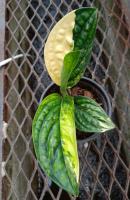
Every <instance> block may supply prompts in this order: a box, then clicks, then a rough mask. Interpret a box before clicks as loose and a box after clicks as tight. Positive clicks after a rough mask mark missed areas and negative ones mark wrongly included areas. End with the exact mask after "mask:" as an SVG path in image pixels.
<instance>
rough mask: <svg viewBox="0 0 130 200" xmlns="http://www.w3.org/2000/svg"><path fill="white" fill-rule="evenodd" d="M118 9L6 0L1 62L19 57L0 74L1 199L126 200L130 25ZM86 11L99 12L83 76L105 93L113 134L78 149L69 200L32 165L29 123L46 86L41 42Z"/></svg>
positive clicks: (102, 1)
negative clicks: (0, 89) (0, 110)
mask: <svg viewBox="0 0 130 200" xmlns="http://www.w3.org/2000/svg"><path fill="white" fill-rule="evenodd" d="M123 3H125V2H123V1H120V0H109V1H108V0H66V1H63V0H54V1H50V0H6V5H5V14H6V18H5V20H6V29H5V58H6V57H7V58H8V57H12V55H16V54H18V53H23V54H24V55H25V56H24V58H20V59H18V60H13V61H12V62H11V63H9V64H8V65H7V66H5V68H4V116H3V120H4V122H3V123H4V127H6V126H7V129H6V130H4V136H3V137H4V138H3V140H2V144H3V146H2V160H3V162H2V167H3V170H2V200H25V199H26V200H75V199H78V200H87V199H92V200H107V199H112V200H129V199H130V78H129V77H130V66H129V65H130V28H129V26H128V23H129V22H128V21H129V20H130V19H129V18H128V14H127V13H129V12H128V9H127V8H126V7H125V6H124V4H123ZM86 6H95V7H97V8H98V10H99V22H98V27H97V32H96V38H95V42H94V47H93V53H92V57H91V62H90V64H89V68H88V69H87V70H86V72H85V76H87V77H90V78H92V79H94V80H96V81H97V82H98V83H100V84H101V85H102V86H103V87H104V88H105V89H106V91H107V92H108V94H109V96H110V99H111V102H112V118H113V121H114V123H115V124H116V129H115V130H113V131H111V132H109V133H107V134H102V135H99V136H98V138H97V139H95V140H93V141H91V142H89V143H86V144H84V145H80V144H78V150H79V159H80V195H79V197H78V198H73V197H72V196H69V195H68V194H67V193H66V192H65V191H63V190H62V189H60V188H59V187H58V186H56V185H55V184H54V183H53V182H51V181H50V180H49V179H48V178H47V177H46V176H45V174H44V172H43V171H42V170H41V169H40V167H39V166H38V163H37V160H36V158H35V154H34V149H33V144H32V136H31V124H32V119H33V117H34V114H35V111H36V109H37V106H38V104H39V101H40V97H41V95H42V93H43V91H44V90H45V88H46V87H47V86H48V85H49V84H50V83H51V79H50V77H49V76H48V73H47V71H46V68H45V65H44V58H43V49H44V45H45V41H46V39H47V36H48V34H49V32H50V30H51V29H52V27H53V26H54V25H55V24H56V22H57V21H59V20H60V19H61V18H62V17H63V16H64V15H65V14H66V13H68V12H69V11H71V10H73V9H77V8H80V7H86ZM129 11H130V10H129ZM27 54H31V55H32V57H28V56H27Z"/></svg>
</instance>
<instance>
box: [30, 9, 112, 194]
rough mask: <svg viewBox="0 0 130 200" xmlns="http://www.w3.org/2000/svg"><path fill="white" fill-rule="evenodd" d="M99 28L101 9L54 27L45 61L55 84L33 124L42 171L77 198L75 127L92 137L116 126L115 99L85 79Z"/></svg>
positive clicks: (70, 17)
mask: <svg viewBox="0 0 130 200" xmlns="http://www.w3.org/2000/svg"><path fill="white" fill-rule="evenodd" d="M96 24H97V10H96V9H95V8H81V9H77V10H75V11H72V12H70V13H69V14H67V15H66V16H65V17H63V18H62V19H61V20H60V21H59V22H58V23H57V24H56V26H54V28H53V29H52V31H51V33H50V35H49V37H48V40H47V42H46V45H45V50H44V57H45V63H46V67H47V70H48V73H49V75H50V76H51V78H52V80H53V81H54V82H55V84H51V85H50V86H49V87H48V88H47V90H46V91H45V92H44V94H43V96H42V98H43V100H42V101H41V103H40V105H39V107H38V109H37V112H36V114H35V117H34V120H33V125H32V136H33V143H34V148H35V152H36V156H37V159H38V161H39V164H40V166H41V168H42V169H43V170H44V172H45V173H46V174H47V176H49V177H50V178H51V180H52V181H54V182H55V183H56V184H57V185H58V186H59V187H61V188H63V189H65V190H66V191H67V192H69V193H70V194H72V195H74V196H78V194H79V159H78V151H77V141H76V129H77V130H78V132H79V133H77V134H80V135H88V134H90V133H92V134H93V133H101V132H105V131H107V130H110V129H113V128H114V124H113V122H112V121H111V119H110V118H109V116H108V115H107V113H108V114H110V101H109V99H108V96H107V95H106V92H105V91H104V89H103V88H102V87H101V86H99V85H98V84H97V83H95V82H94V81H92V80H91V79H85V78H82V76H83V74H84V71H85V69H86V66H87V64H88V63H89V59H90V56H91V51H92V46H93V40H94V36H95V30H96ZM80 79H81V80H80ZM58 85H59V86H58ZM75 85H78V86H76V87H74V86H75ZM86 86H87V89H86ZM71 88H72V89H71ZM53 92H54V93H53ZM82 95H83V96H82ZM100 104H102V105H100ZM105 111H106V112H107V113H106V112H105ZM89 137H90V135H89Z"/></svg>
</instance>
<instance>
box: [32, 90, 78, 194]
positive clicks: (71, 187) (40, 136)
mask: <svg viewBox="0 0 130 200" xmlns="http://www.w3.org/2000/svg"><path fill="white" fill-rule="evenodd" d="M64 105H65V103H64V100H62V98H61V96H60V95H58V94H56V93H54V94H51V95H49V96H47V97H46V98H45V99H44V100H43V101H42V103H41V104H40V105H39V107H38V110H37V112H36V114H35V117H34V120H33V126H32V136H33V143H34V148H35V152H36V156H37V159H38V161H39V164H40V166H41V168H42V169H43V170H44V172H45V173H46V174H47V175H48V176H49V177H50V178H51V180H52V181H54V182H55V183H56V184H57V185H58V186H60V187H61V188H63V189H65V190H66V191H68V192H69V193H71V194H73V195H75V196H76V195H78V183H77V180H78V178H77V176H78V157H76V156H78V155H77V154H76V155H75V154H73V152H75V153H77V152H76V150H73V152H71V149H66V150H65V149H64V144H68V145H69V146H70V144H72V146H71V147H72V148H74V149H75V148H76V147H75V140H74V141H72V143H71V141H69V140H71V139H72V137H70V138H69V136H68V137H66V135H65V134H64V130H66V131H68V134H72V135H73V134H74V133H75V132H74V121H73V120H72V117H71V116H70V115H73V114H72V113H65V112H64V108H65V107H64ZM69 105H70V107H69V108H70V110H72V109H73V107H72V108H71V106H72V105H71V104H69ZM65 115H66V116H65ZM60 117H61V121H60ZM63 118H64V119H65V118H69V119H70V123H69V127H68V125H67V124H62V119H63ZM62 125H63V126H62ZM63 143H64V144H63ZM76 158H77V160H75V159H76ZM67 160H69V165H67ZM71 166H73V168H71ZM76 170H77V171H76Z"/></svg>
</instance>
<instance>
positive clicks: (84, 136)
mask: <svg viewBox="0 0 130 200" xmlns="http://www.w3.org/2000/svg"><path fill="white" fill-rule="evenodd" d="M77 86H78V87H80V88H83V89H87V90H88V91H90V92H91V93H92V94H93V95H94V99H95V100H96V101H97V102H98V103H99V104H100V105H101V106H102V108H103V109H104V110H105V111H106V113H107V114H108V116H111V102H110V99H109V96H108V95H107V93H106V91H105V90H104V89H103V87H101V86H100V85H99V84H98V83H97V82H95V81H93V80H91V79H89V78H86V77H83V78H82V79H81V80H80V82H79V83H78V84H77ZM53 92H57V93H60V88H59V86H57V85H56V84H54V83H51V84H50V85H49V86H48V87H47V88H46V90H45V91H44V93H43V94H42V97H41V101H42V99H44V98H45V97H46V96H48V95H49V94H51V93H53ZM98 135H100V133H84V132H79V131H76V136H77V139H78V142H79V143H85V142H88V141H90V140H92V139H95V138H96V137H97V136H98Z"/></svg>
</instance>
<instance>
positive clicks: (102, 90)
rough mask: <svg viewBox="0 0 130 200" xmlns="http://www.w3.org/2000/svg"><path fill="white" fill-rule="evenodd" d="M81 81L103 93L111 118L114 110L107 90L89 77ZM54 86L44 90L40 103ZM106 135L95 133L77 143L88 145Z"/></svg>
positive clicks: (52, 83)
mask: <svg viewBox="0 0 130 200" xmlns="http://www.w3.org/2000/svg"><path fill="white" fill-rule="evenodd" d="M80 80H83V81H84V80H85V81H87V82H89V83H90V84H93V86H96V88H97V89H98V90H100V92H101V93H102V95H103V96H104V98H105V100H106V103H107V106H108V113H107V114H108V116H109V117H110V116H111V113H112V110H111V102H110V98H109V96H108V94H107V92H106V91H105V89H104V88H103V87H102V86H101V85H99V83H97V82H96V81H94V80H92V79H90V78H87V77H82V78H81V79H80ZM53 85H56V84H55V83H54V82H51V83H50V84H49V85H48V86H47V87H46V89H45V90H44V92H43V94H42V96H41V98H40V102H41V101H42V100H43V98H44V96H45V94H46V92H47V91H48V90H49V89H50V88H51V87H52V86H53ZM103 134H104V133H101V134H100V133H93V134H92V135H91V136H88V138H86V139H77V142H78V144H85V143H87V142H89V141H91V140H94V139H96V138H98V137H99V136H101V135H103Z"/></svg>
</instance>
